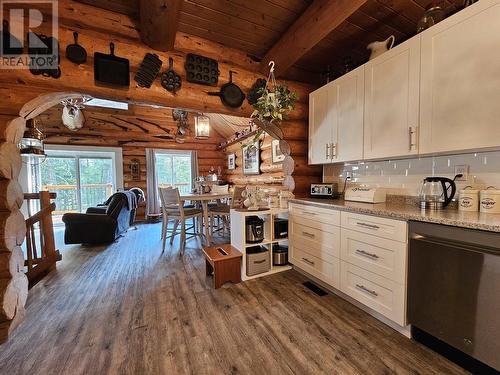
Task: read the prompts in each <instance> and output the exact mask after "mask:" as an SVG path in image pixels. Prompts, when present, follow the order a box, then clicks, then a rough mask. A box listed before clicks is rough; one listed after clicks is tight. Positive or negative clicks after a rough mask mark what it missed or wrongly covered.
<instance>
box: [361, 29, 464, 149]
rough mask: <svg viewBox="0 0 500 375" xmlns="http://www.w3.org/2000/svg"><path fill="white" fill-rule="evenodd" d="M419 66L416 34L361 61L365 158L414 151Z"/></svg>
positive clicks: (418, 39) (418, 40)
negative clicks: (374, 56) (363, 73)
mask: <svg viewBox="0 0 500 375" xmlns="http://www.w3.org/2000/svg"><path fill="white" fill-rule="evenodd" d="M457 63H459V62H457ZM419 70H420V36H416V37H413V38H411V39H410V40H408V41H406V42H404V43H402V44H400V45H399V46H397V47H395V48H393V49H392V50H390V51H388V52H385V53H384V54H383V55H381V56H379V57H377V58H375V59H373V60H371V61H369V62H368V63H367V64H366V65H365V122H364V158H365V159H376V158H388V157H395V156H406V155H413V154H416V153H417V152H418V146H417V144H416V143H417V127H418V114H419V85H420V83H419V79H420V71H419Z"/></svg>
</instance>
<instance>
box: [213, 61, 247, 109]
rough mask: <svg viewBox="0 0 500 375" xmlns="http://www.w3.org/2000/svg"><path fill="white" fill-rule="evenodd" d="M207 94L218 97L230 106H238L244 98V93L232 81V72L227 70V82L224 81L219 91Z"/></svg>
mask: <svg viewBox="0 0 500 375" xmlns="http://www.w3.org/2000/svg"><path fill="white" fill-rule="evenodd" d="M208 95H211V96H218V97H220V99H221V101H222V103H223V104H224V105H225V106H227V107H230V108H239V107H241V105H242V104H243V101H244V100H245V94H244V93H243V91H241V89H240V88H239V87H238V86H237V85H236V84H234V83H233V72H232V71H231V70H230V71H229V82H227V83H224V84H223V85H222V87H221V88H220V91H219V92H209V93H208Z"/></svg>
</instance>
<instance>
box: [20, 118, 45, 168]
mask: <svg viewBox="0 0 500 375" xmlns="http://www.w3.org/2000/svg"><path fill="white" fill-rule="evenodd" d="M37 122H38V121H37V120H35V119H29V120H27V121H26V130H25V131H24V135H23V138H22V139H21V141H20V142H19V145H18V147H19V149H20V150H21V155H22V156H26V157H30V158H36V159H45V157H46V156H47V155H46V154H45V150H44V147H43V140H44V138H45V137H44V135H43V133H42V132H41V131H40V130H39V129H38V128H37Z"/></svg>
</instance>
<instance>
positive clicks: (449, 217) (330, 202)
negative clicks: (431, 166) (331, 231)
mask: <svg viewBox="0 0 500 375" xmlns="http://www.w3.org/2000/svg"><path fill="white" fill-rule="evenodd" d="M290 202H291V203H301V204H306V205H311V206H317V207H329V208H332V209H336V210H340V211H348V212H355V213H360V214H368V215H374V216H381V217H387V218H391V219H397V220H405V221H408V220H415V221H423V222H428V223H435V224H443V225H451V226H455V227H461V228H470V229H479V230H486V231H490V232H500V215H495V214H485V213H480V212H464V211H458V210H457V209H454V208H447V209H444V210H440V211H429V210H421V209H420V208H419V207H417V205H415V204H408V203H407V202H405V201H404V200H403V201H399V202H397V201H389V202H386V203H375V204H372V203H360V202H348V201H344V200H341V199H317V198H297V199H291V200H290Z"/></svg>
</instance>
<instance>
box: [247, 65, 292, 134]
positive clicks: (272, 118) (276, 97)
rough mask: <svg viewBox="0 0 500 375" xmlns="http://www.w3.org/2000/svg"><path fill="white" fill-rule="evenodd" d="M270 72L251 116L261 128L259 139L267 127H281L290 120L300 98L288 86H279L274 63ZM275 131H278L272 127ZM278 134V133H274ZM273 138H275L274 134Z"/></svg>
mask: <svg viewBox="0 0 500 375" xmlns="http://www.w3.org/2000/svg"><path fill="white" fill-rule="evenodd" d="M269 66H270V67H271V68H270V71H269V76H268V78H267V81H266V85H265V86H264V87H261V88H260V89H259V90H258V91H257V93H258V95H259V97H258V99H257V101H256V102H255V103H254V104H253V108H254V109H255V110H254V111H253V113H252V115H251V118H252V119H255V120H258V121H256V123H257V125H258V126H259V127H260V128H261V129H260V130H259V131H258V132H257V134H256V136H255V138H256V139H257V138H259V137H260V136H261V134H262V131H265V130H266V129H265V127H266V126H272V125H279V124H280V123H281V122H282V121H283V120H286V119H287V118H288V114H289V113H290V111H292V110H293V109H294V108H295V102H296V101H297V99H298V98H299V97H298V95H297V93H295V92H293V91H290V89H289V88H288V87H287V86H286V85H278V84H277V83H276V79H275V77H274V61H271V62H270V63H269ZM272 127H273V128H274V130H275V129H276V128H275V127H274V126H272ZM263 128H264V129H263ZM274 133H276V131H274ZM271 135H273V137H275V135H274V134H271ZM279 138H281V137H278V139H279Z"/></svg>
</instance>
